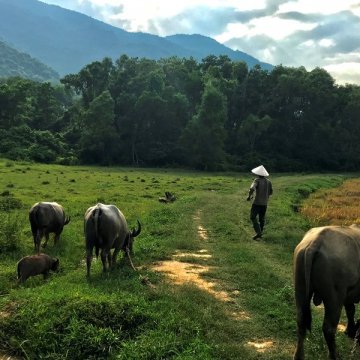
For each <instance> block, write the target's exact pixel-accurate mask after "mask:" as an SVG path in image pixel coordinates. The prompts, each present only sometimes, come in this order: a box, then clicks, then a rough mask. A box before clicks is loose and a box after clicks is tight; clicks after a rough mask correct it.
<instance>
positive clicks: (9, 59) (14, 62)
mask: <svg viewBox="0 0 360 360" xmlns="http://www.w3.org/2000/svg"><path fill="white" fill-rule="evenodd" d="M12 76H21V77H24V78H26V79H31V80H34V81H58V80H59V74H58V73H57V72H56V71H55V70H53V69H51V68H49V67H48V66H46V65H44V64H43V63H41V62H40V61H38V60H36V59H34V58H32V57H31V56H30V55H28V54H25V53H21V52H19V51H17V50H15V49H13V48H12V47H10V46H9V45H7V44H6V43H4V42H2V41H0V77H12Z"/></svg>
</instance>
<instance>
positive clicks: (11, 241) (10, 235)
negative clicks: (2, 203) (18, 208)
mask: <svg viewBox="0 0 360 360" xmlns="http://www.w3.org/2000/svg"><path fill="white" fill-rule="evenodd" d="M1 217H2V220H1V221H0V254H1V253H11V252H18V251H20V249H21V233H22V227H21V226H20V224H21V220H20V217H19V215H18V214H17V213H7V214H6V213H2V215H1Z"/></svg>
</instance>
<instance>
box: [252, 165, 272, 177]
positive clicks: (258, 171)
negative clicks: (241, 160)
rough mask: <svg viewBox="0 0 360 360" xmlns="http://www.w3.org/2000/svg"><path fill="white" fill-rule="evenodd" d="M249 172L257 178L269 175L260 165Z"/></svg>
mask: <svg viewBox="0 0 360 360" xmlns="http://www.w3.org/2000/svg"><path fill="white" fill-rule="evenodd" d="M251 172H252V173H253V174H255V175H258V176H269V173H268V172H267V171H266V169H265V168H264V167H263V166H262V165H260V166H258V167H256V168H254V169H252V170H251Z"/></svg>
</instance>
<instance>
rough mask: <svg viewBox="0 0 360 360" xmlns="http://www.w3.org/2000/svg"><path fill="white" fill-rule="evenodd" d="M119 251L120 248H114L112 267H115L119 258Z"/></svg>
mask: <svg viewBox="0 0 360 360" xmlns="http://www.w3.org/2000/svg"><path fill="white" fill-rule="evenodd" d="M119 251H120V249H118V248H115V249H114V252H113V254H112V260H111V264H112V267H115V264H116V259H117V256H118V254H119Z"/></svg>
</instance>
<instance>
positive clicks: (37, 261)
mask: <svg viewBox="0 0 360 360" xmlns="http://www.w3.org/2000/svg"><path fill="white" fill-rule="evenodd" d="M58 268H59V259H57V258H53V257H51V256H49V255H46V254H37V255H30V256H25V257H23V258H22V259H20V260H19V262H18V264H17V273H18V280H19V282H22V283H23V282H25V281H26V280H27V279H28V278H29V277H30V276H36V275H40V274H43V275H44V279H45V278H46V277H47V276H48V274H49V271H50V270H52V271H57V270H58Z"/></svg>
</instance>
